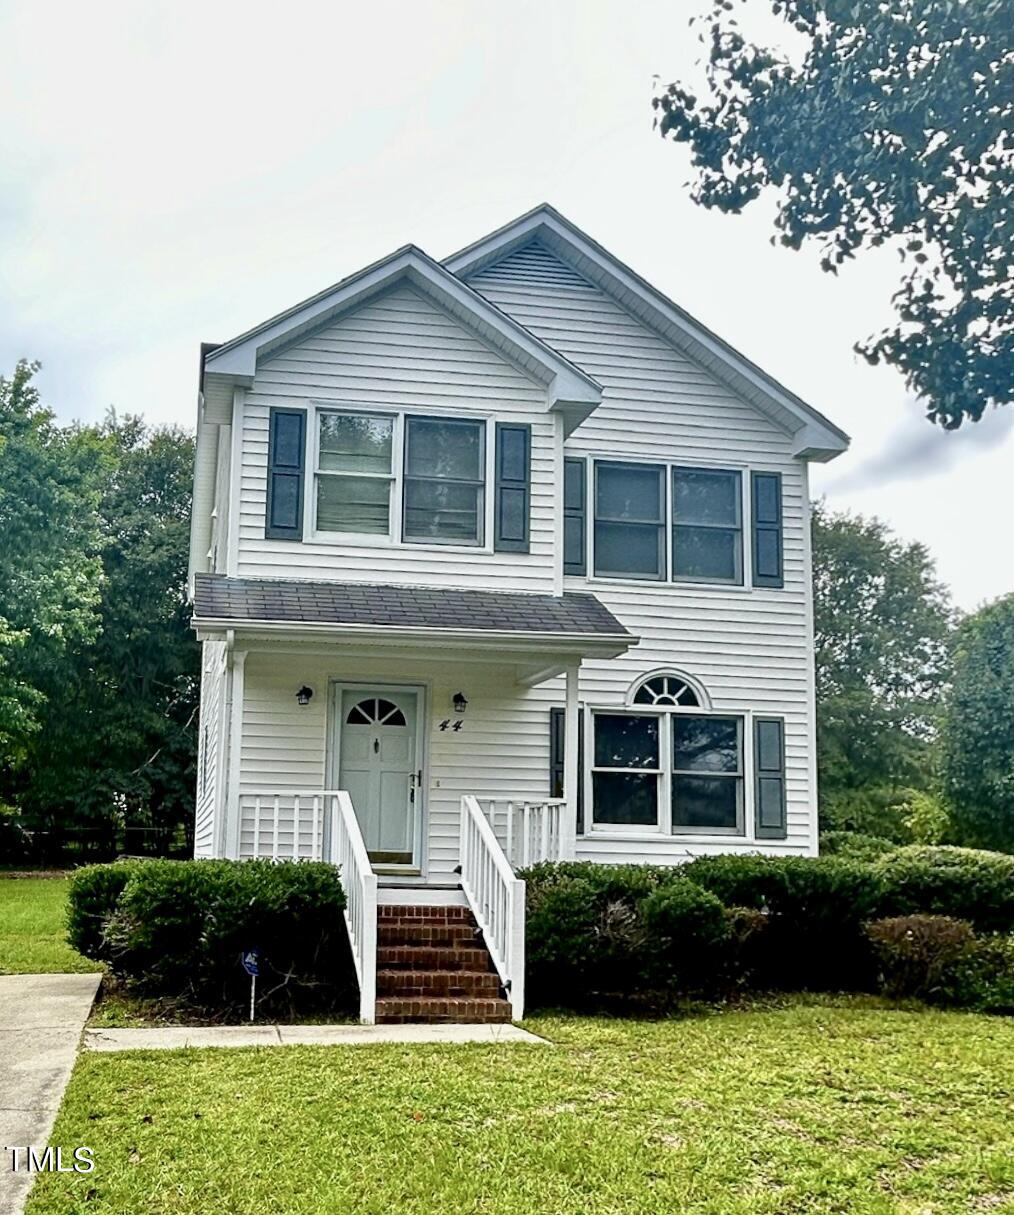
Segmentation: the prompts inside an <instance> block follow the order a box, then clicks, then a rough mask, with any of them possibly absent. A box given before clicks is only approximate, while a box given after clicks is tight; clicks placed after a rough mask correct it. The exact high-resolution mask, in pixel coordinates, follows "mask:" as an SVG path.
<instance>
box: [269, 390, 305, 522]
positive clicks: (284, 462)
mask: <svg viewBox="0 0 1014 1215" xmlns="http://www.w3.org/2000/svg"><path fill="white" fill-rule="evenodd" d="M305 460H306V411H305V410H302V409H272V410H271V414H270V417H269V420H268V501H267V513H266V517H265V521H264V535H265V536H267V537H268V538H269V539H272V540H302V538H303V476H304V473H303V469H304V465H305Z"/></svg>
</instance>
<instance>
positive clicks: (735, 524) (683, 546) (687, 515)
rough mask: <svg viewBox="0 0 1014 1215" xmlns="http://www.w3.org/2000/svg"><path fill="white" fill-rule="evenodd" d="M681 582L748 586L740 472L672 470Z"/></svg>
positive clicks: (675, 557) (675, 554)
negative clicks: (744, 582)
mask: <svg viewBox="0 0 1014 1215" xmlns="http://www.w3.org/2000/svg"><path fill="white" fill-rule="evenodd" d="M672 503H673V512H672V513H673V529H672V568H673V578H674V579H676V581H688V582H733V583H741V582H742V581H743V487H742V481H741V477H740V475H739V473H738V472H724V471H717V470H712V469H704V468H674V469H673V470H672Z"/></svg>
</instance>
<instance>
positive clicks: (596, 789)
mask: <svg viewBox="0 0 1014 1215" xmlns="http://www.w3.org/2000/svg"><path fill="white" fill-rule="evenodd" d="M592 727H593V730H594V748H593V752H592V755H593V763H592V769H591V793H592V813H591V823H592V829H593V830H595V829H598V830H602V831H606V832H610V831H611V832H628V831H654V832H659V833H662V834H672V835H687V834H694V833H697V834H706V835H742V834H744V831H745V814H744V806H745V790H744V765H743V718H742V717H739V716H720V715H718V714H713V713H687V712H686V711H684V710H683V709H681V708H679V707H674V708H673V709H665V708H662V707H661V702H660V708H659V710H658V711H656V712H654V713H652V712H649V711H643V712H640V713H629V712H627V713H613V712H608V711H604V710H603V711H598V710H596V711H593V713H592Z"/></svg>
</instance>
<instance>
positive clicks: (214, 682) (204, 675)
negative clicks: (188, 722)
mask: <svg viewBox="0 0 1014 1215" xmlns="http://www.w3.org/2000/svg"><path fill="white" fill-rule="evenodd" d="M225 658H226V652H225V643H224V642H221V641H205V642H204V643H203V644H202V646H201V706H200V712H199V714H198V718H197V727H198V736H197V808H196V814H195V816H194V856H214V855H215V845H216V840H215V836H216V832H217V830H218V828H219V826H220V818H219V816H220V815H221V813H222V795H223V785H224V780H223V772H224V768H223V760H224V754H223V752H224V746H223V738H224V733H223V728H224V725H225V720H224V719H225V703H224V702H225Z"/></svg>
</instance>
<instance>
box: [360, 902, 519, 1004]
mask: <svg viewBox="0 0 1014 1215" xmlns="http://www.w3.org/2000/svg"><path fill="white" fill-rule="evenodd" d="M510 1019H511V1006H510V1002H509V1001H508V1000H506V999H505V998H504V994H503V991H502V990H501V987H500V977H499V975H498V974H497V973H496V971H495V969H494V967H493V963H492V960H491V959H490V956H489V951H488V950H487V949H486V946H485V944H484V943H483V940H482V937H481V935H480V934H479V930H478V928H477V926H476V923H475V919H474V917H473V916H472V913H471V911H470V910H469V908H467V907H435V906H403V905H401V904H386V905H385V904H381V905H380V906H379V907H378V908H377V1023H378V1024H381V1023H383V1024H387V1025H391V1024H397V1023H402V1022H406V1021H427V1022H430V1023H440V1022H455V1021H457V1022H462V1021H469V1022H493V1021H510Z"/></svg>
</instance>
